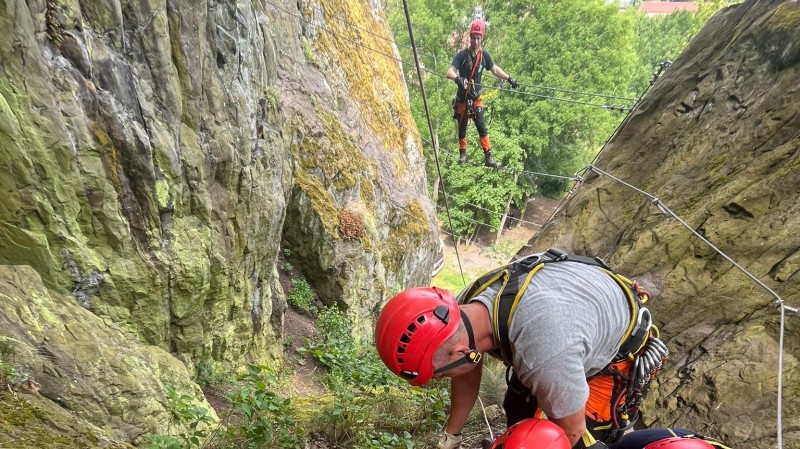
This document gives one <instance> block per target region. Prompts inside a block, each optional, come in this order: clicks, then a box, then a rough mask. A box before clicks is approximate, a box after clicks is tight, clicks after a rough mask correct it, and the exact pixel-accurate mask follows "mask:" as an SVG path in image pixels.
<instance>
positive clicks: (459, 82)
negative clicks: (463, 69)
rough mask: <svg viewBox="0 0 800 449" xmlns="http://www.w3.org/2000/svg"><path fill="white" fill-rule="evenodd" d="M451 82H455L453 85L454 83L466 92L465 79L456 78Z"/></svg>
mask: <svg viewBox="0 0 800 449" xmlns="http://www.w3.org/2000/svg"><path fill="white" fill-rule="evenodd" d="M453 81H455V83H456V85H458V87H460V88H462V89H464V90H467V79H466V78H464V77H461V76H457V77H456V79H454V80H453Z"/></svg>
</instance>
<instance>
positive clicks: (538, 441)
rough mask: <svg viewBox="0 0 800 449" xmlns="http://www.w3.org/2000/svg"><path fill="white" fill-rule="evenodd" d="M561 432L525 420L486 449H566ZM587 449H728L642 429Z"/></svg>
mask: <svg viewBox="0 0 800 449" xmlns="http://www.w3.org/2000/svg"><path fill="white" fill-rule="evenodd" d="M570 447H571V446H570V444H569V440H568V439H567V436H566V435H565V434H564V431H563V430H562V429H561V428H560V427H558V426H557V425H555V424H553V423H552V422H550V421H547V420H544V419H536V418H529V419H525V420H522V421H520V422H518V423H517V424H515V425H513V426H511V427H509V428H508V429H507V430H506V431H505V432H504V433H503V434H502V435H500V436H499V437H498V438H497V440H495V441H494V443H493V444H492V445H491V447H490V449H570ZM589 448H590V449H606V448H607V449H730V447H728V446H726V445H725V444H723V443H721V442H719V441H717V440H714V439H711V438H708V437H706V436H703V435H700V434H698V433H696V432H692V431H690V430H686V429H642V430H636V431H633V432H631V433H628V434H626V435H625V436H623V437H622V439H621V440H620V441H619V442H617V443H613V444H610V445H608V446H606V445H605V444H603V443H601V442H597V441H595V442H594V443H592V444H591V445H590V446H589Z"/></svg>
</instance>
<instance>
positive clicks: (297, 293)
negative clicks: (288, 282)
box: [286, 277, 317, 315]
mask: <svg viewBox="0 0 800 449" xmlns="http://www.w3.org/2000/svg"><path fill="white" fill-rule="evenodd" d="M286 300H287V301H288V302H289V305H290V306H292V307H294V308H295V309H297V310H300V311H303V312H306V313H309V314H312V315H313V314H315V313H316V312H317V308H316V306H314V291H313V290H311V286H310V285H308V282H306V280H305V278H302V277H300V278H297V279H293V280H292V286H291V287H290V288H289V294H288V295H287V298H286Z"/></svg>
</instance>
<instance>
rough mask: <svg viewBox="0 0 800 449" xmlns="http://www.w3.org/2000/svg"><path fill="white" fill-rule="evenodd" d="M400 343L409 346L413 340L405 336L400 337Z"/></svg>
mask: <svg viewBox="0 0 800 449" xmlns="http://www.w3.org/2000/svg"><path fill="white" fill-rule="evenodd" d="M400 341H401V342H403V343H406V344H408V343H411V338H409V337H408V335H406V334H403V335H401V336H400Z"/></svg>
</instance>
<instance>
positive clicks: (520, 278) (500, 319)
mask: <svg viewBox="0 0 800 449" xmlns="http://www.w3.org/2000/svg"><path fill="white" fill-rule="evenodd" d="M567 261H570V262H577V263H583V264H586V265H591V266H596V267H599V268H601V269H602V270H603V271H605V272H606V273H607V274H608V275H609V276H610V277H611V278H612V279H613V280H614V281H615V282H616V283H617V284H618V285H619V286H620V288H621V289H622V291H623V293H624V294H625V297H626V299H627V303H628V306H629V310H630V316H631V321H630V323H629V324H628V328H627V329H626V331H625V334H624V336H623V338H622V339H621V341H620V348H619V351H618V352H617V355H616V357H615V358H614V359H613V360H612V361H611V363H609V365H608V366H607V367H606V368H604V369H603V370H601V371H600V372H599V373H597V374H595V375H594V376H592V377H591V378H589V379H587V381H588V382H591V380H592V379H594V378H596V377H597V376H600V375H602V374H605V375H610V376H611V377H612V379H613V383H614V387H613V389H612V399H611V402H610V410H609V413H610V416H611V421H610V422H608V423H605V422H604V423H600V424H599V425H598V426H597V427H594V428H593V429H591V430H593V431H594V430H597V431H604V432H606V431H607V432H608V433H609V436H608V438H605V440H606V441H613V440H614V439H616V438H617V437H618V436H621V435H622V433H623V432H624V430H626V429H628V428H631V427H632V426H633V424H634V423H635V422H636V420H637V419H638V410H639V406H640V405H641V398H642V393H643V389H644V388H645V387H646V386H647V384H648V383H649V382H650V381H651V380H652V379H653V378H654V377H655V375H656V374H657V373H658V371H659V370H660V369H661V368H662V367H663V365H664V363H665V362H666V360H667V357H668V356H669V351H668V350H667V347H666V345H664V343H663V342H661V340H659V339H658V329H657V328H656V327H655V326H654V325H653V320H652V316H651V315H650V311H649V310H648V309H647V308H646V307H644V306H643V304H644V303H646V302H647V301H648V300H649V299H650V298H651V297H652V294H651V293H650V292H648V291H647V290H645V289H644V288H643V287H642V286H641V285H639V283H638V282H636V281H632V280H630V279H628V278H627V277H625V276H623V275H621V274H619V273H616V272H614V271H612V270H611V268H609V266H608V265H607V264H606V263H605V262H604V261H603V260H602V259H599V258H591V257H586V256H578V255H572V254H567V253H566V252H564V251H562V250H560V249H558V248H550V249H549V250H547V251H546V252H544V253H541V254H533V255H530V256H527V257H524V258H522V259H519V260H516V261H514V262H512V263H510V264H508V265H505V266H502V267H500V268H497V269H495V270H493V271H490V272H489V273H487V274H485V275H483V276H482V277H480V278H478V279H477V280H476V281H475V282H473V283H472V284H471V285H470V286H469V287H467V288H466V289H464V291H463V292H462V293H461V294H459V296H458V298H457V300H458V302H459V303H461V304H466V303H468V302H470V301H472V300H473V299H474V298H475V297H476V296H477V295H478V294H480V293H481V292H483V291H484V290H486V289H487V288H488V287H489V286H490V285H492V284H494V283H495V282H497V281H500V280H502V282H503V285H502V286H501V287H500V290H499V292H498V293H497V297H496V299H495V301H494V309H493V316H492V320H493V322H492V330H493V332H494V337H495V341H497V342H499V343H500V344H499V348H498V349H495V350H493V351H492V352H491V354H492V355H493V356H494V357H496V358H498V359H500V360H502V361H503V362H504V363H505V364H506V366H507V372H506V382H507V384H508V386H509V388H513V389H514V391H515V392H517V393H518V392H519V391H517V390H521V389H522V390H523V391H524V388H525V387H524V385H521V383H520V382H519V381H518V380H517V381H516V382H514V380H515V378H516V376H513V375H511V374H513V372H512V362H513V349H512V347H511V343H510V341H509V338H508V335H509V327H510V325H511V319H512V317H513V316H514V312H515V311H516V308H517V306H518V304H519V300H520V299H521V297H522V295H523V294H524V292H525V290H526V289H527V287H528V285H529V284H530V282H531V279H532V278H533V276H534V275H535V274H536V273H537V272H538V271H539V270H540V269H542V267H544V266H545V265H546V264H548V263H561V262H567ZM620 366H622V367H623V368H626V367H632V369H624V371H626V372H628V373H629V374H626V372H623V370H622V369H620ZM515 383H517V384H519V385H515Z"/></svg>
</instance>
